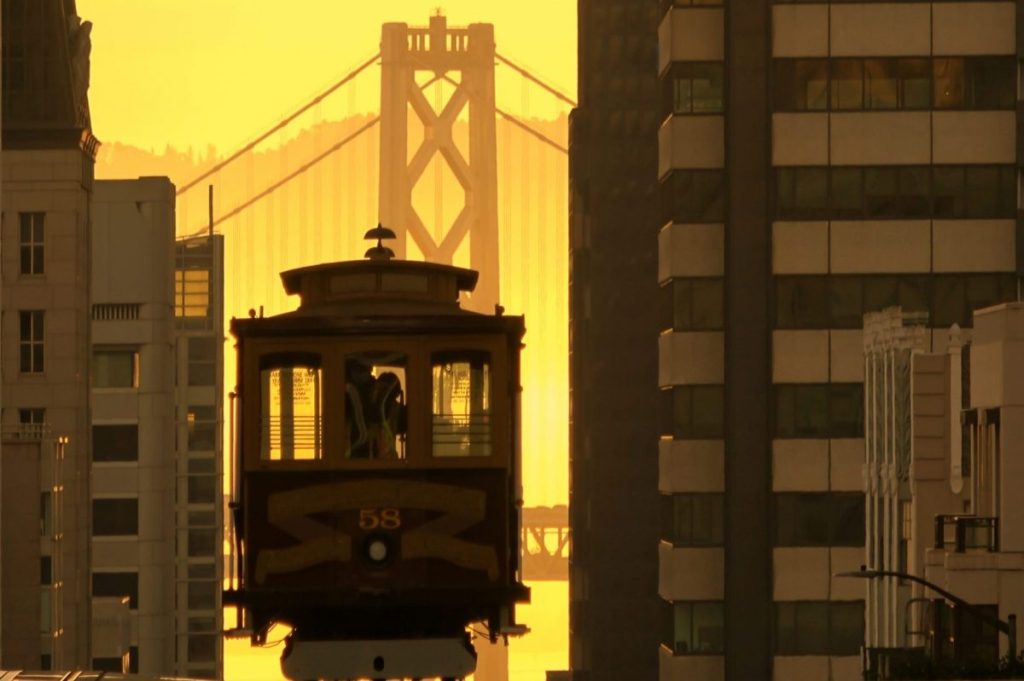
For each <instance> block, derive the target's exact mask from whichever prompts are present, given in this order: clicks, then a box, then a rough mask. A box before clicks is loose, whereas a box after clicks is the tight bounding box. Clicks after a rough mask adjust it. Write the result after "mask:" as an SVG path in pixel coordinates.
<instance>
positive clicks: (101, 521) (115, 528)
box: [92, 499, 139, 537]
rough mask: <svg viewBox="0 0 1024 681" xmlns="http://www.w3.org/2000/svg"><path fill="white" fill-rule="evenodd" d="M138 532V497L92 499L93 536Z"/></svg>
mask: <svg viewBox="0 0 1024 681" xmlns="http://www.w3.org/2000/svg"><path fill="white" fill-rule="evenodd" d="M138 533H139V500H138V499H93V502H92V534H93V536H94V537H104V536H131V535H136V534H138Z"/></svg>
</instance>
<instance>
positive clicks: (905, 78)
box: [899, 59, 932, 109]
mask: <svg viewBox="0 0 1024 681" xmlns="http://www.w3.org/2000/svg"><path fill="white" fill-rule="evenodd" d="M899 69H900V105H901V108H903V109H929V108H931V101H932V98H931V64H930V63H929V60H928V59H900V60H899Z"/></svg>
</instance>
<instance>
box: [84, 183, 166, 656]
mask: <svg viewBox="0 0 1024 681" xmlns="http://www.w3.org/2000/svg"><path fill="white" fill-rule="evenodd" d="M174 255H175V253H174V186H173V185H172V184H171V183H170V181H169V180H167V179H166V178H157V177H152V178H143V179H139V180H105V181H98V182H96V188H95V192H94V197H93V240H92V343H93V345H92V366H91V374H92V511H93V527H92V552H93V561H92V572H91V582H92V596H93V599H94V610H98V607H97V600H98V599H106V598H118V599H119V598H121V597H124V596H128V597H129V599H130V600H129V607H130V610H131V616H130V623H131V627H130V635H129V641H127V642H123V641H117V640H104V637H101V636H99V635H98V633H99V632H98V631H94V632H93V653H92V669H98V670H109V671H121V670H122V657H123V656H126V657H128V662H129V664H128V668H129V669H132V670H137V671H139V672H141V673H143V674H166V673H170V672H172V671H173V670H174V669H175V666H174V623H175V622H174V610H175V593H174V575H175V560H174V558H175V545H174V518H175V483H174V481H175V449H174V442H175V432H174V424H175V347H174V338H175V326H174V306H173V303H174ZM97 624H98V623H97ZM114 633H117V630H116V629H115V630H114ZM125 643H127V645H126V646H125V645H124V644H125ZM120 646H124V647H123V649H119V647H120ZM129 653H131V654H130V655H129ZM126 671H127V670H126Z"/></svg>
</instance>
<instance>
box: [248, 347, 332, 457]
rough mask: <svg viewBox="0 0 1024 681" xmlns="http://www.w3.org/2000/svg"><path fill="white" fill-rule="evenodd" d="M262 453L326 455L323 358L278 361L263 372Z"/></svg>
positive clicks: (295, 455) (299, 455)
mask: <svg viewBox="0 0 1024 681" xmlns="http://www.w3.org/2000/svg"><path fill="white" fill-rule="evenodd" d="M260 385H261V395H262V399H261V405H262V413H261V415H260V416H261V423H262V427H263V436H262V445H261V449H260V456H261V458H262V459H264V460H265V461H310V460H314V459H321V458H323V370H322V369H321V368H320V366H319V358H315V357H310V358H305V357H304V358H302V359H295V360H293V361H291V362H288V361H284V362H275V363H274V364H273V365H270V366H264V367H263V368H262V370H261V371H260Z"/></svg>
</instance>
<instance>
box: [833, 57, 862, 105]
mask: <svg viewBox="0 0 1024 681" xmlns="http://www.w3.org/2000/svg"><path fill="white" fill-rule="evenodd" d="M863 84H864V66H863V61H862V60H860V59H834V60H833V61H832V108H833V109H835V110H843V109H863V108H864V89H863Z"/></svg>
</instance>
